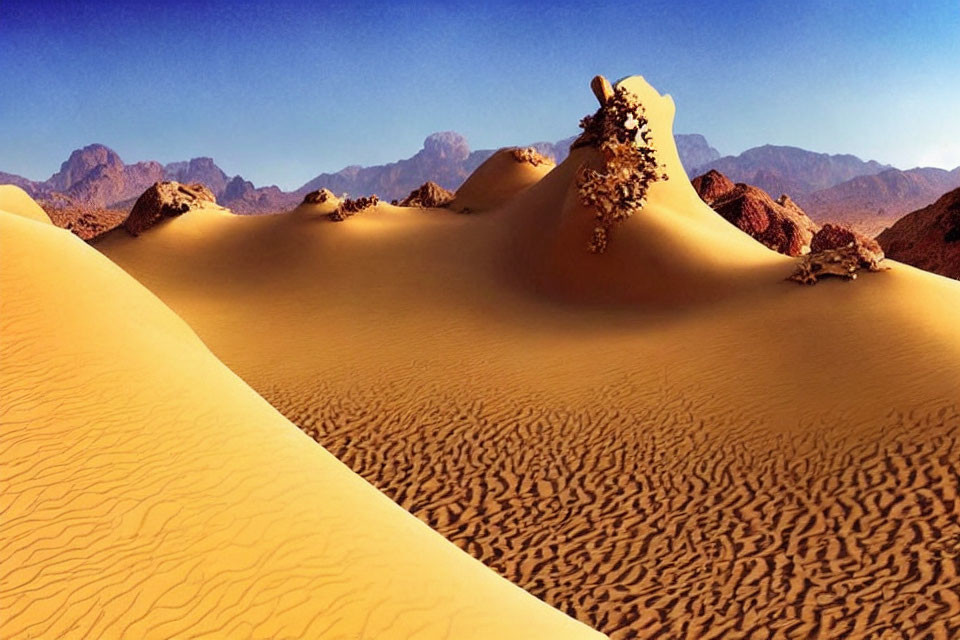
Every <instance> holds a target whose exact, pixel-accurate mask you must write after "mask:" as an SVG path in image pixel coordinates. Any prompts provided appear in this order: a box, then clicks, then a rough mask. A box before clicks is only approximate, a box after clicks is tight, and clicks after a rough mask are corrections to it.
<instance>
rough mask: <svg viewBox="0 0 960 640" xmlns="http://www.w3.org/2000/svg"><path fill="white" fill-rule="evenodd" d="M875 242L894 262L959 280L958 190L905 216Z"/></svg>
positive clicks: (959, 200) (959, 232)
mask: <svg viewBox="0 0 960 640" xmlns="http://www.w3.org/2000/svg"><path fill="white" fill-rule="evenodd" d="M877 241H878V242H879V243H880V246H882V247H883V250H884V251H885V252H886V254H887V256H888V257H890V258H893V259H894V260H899V261H900V262H905V263H907V264H912V265H913V266H915V267H918V268H920V269H925V270H927V271H932V272H933V273H939V274H940V275H944V276H947V277H949V278H957V279H960V189H954V190H953V191H950V192H949V193H946V194H944V195H943V196H942V197H941V198H939V199H938V200H937V201H936V202H934V203H933V204H931V205H929V206H926V207H924V208H923V209H920V210H918V211H914V212H913V213H910V214H907V215H905V216H904V217H903V218H901V219H900V220H898V221H897V223H896V224H894V225H893V226H892V227H890V228H889V229H887V230H886V231H884V232H883V233H881V234H880V235H879V236H878V237H877Z"/></svg>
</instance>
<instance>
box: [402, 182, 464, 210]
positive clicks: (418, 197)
mask: <svg viewBox="0 0 960 640" xmlns="http://www.w3.org/2000/svg"><path fill="white" fill-rule="evenodd" d="M452 200H453V192H452V191H447V190H446V189H444V188H443V187H441V186H440V185H438V184H437V183H436V182H433V181H428V182H425V183H423V184H422V185H420V186H419V187H417V188H416V189H414V190H413V191H411V192H410V195H408V196H407V197H406V198H404V199H403V200H400V201H399V202H398V201H396V200H394V201H393V203H392V204H395V205H397V206H400V207H420V208H423V209H439V208H442V207H445V206H447V205H448V204H450V202H451V201H452Z"/></svg>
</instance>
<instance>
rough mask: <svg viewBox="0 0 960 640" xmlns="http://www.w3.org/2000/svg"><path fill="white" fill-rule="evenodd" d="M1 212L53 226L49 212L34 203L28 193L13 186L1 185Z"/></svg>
mask: <svg viewBox="0 0 960 640" xmlns="http://www.w3.org/2000/svg"><path fill="white" fill-rule="evenodd" d="M0 211H7V212H8V213H14V214H16V215H18V216H23V217H24V218H30V219H31V220H36V221H37V222H46V223H48V224H53V223H52V222H51V220H50V216H48V215H47V212H46V211H44V210H43V209H42V208H41V207H40V205H38V204H37V203H36V202H34V200H33V198H31V197H30V196H29V195H27V192H26V191H24V190H23V189H21V188H20V187H17V186H15V185H12V184H0Z"/></svg>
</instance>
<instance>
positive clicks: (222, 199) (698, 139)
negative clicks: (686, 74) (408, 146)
mask: <svg viewBox="0 0 960 640" xmlns="http://www.w3.org/2000/svg"><path fill="white" fill-rule="evenodd" d="M574 139H575V136H573V137H570V138H566V139H564V140H560V141H558V142H555V143H554V142H539V143H534V144H532V145H529V146H533V147H535V148H536V149H537V150H538V151H540V152H541V153H544V154H546V155H551V156H553V157H555V158H556V159H557V161H558V162H560V161H562V160H563V159H564V158H566V156H567V153H568V151H569V147H570V143H571V142H573V140H574ZM677 143H678V146H679V147H680V149H681V159H682V160H683V161H684V162H685V163H686V162H689V163H691V165H692V164H694V163H699V162H702V161H709V160H710V159H715V158H719V157H720V154H719V153H718V152H717V151H716V149H713V148H712V147H710V146H709V144H707V141H706V140H705V139H704V138H703V136H700V135H679V136H677ZM494 151H495V150H494V149H483V150H477V151H471V150H470V146H469V144H468V143H467V140H466V138H464V137H463V136H462V135H460V134H458V133H455V132H453V131H444V132H439V133H434V134H431V135H430V136H428V137H427V139H426V140H424V143H423V148H422V149H420V151H418V152H417V153H416V154H414V155H413V156H412V157H410V158H406V159H403V160H399V161H397V162H393V163H390V164H385V165H377V166H372V167H359V166H349V167H346V168H344V169H341V170H340V171H338V172H336V173H325V174H321V175H319V176H317V177H316V178H314V179H312V180H310V181H309V182H307V183H306V184H305V185H303V186H302V187H300V188H299V189H296V190H294V191H289V192H287V191H282V190H281V189H280V188H279V187H276V186H268V187H256V186H254V184H253V183H252V182H250V181H248V180H245V179H244V178H243V177H242V176H239V175H238V176H233V177H230V176H228V175H227V174H226V173H225V172H224V171H223V170H222V169H221V168H220V167H219V166H217V164H216V163H215V162H214V160H213V159H212V158H205V157H204V158H193V159H192V160H189V161H182V162H172V163H169V164H167V165H162V164H160V163H159V162H153V161H148V162H138V163H136V164H125V163H124V162H123V160H122V159H121V158H120V156H119V155H118V154H117V153H116V152H115V151H113V150H112V149H110V148H109V147H106V146H104V145H102V144H92V145H89V146H87V147H84V148H82V149H78V150H76V151H74V152H73V153H71V154H70V157H69V158H68V159H67V160H66V161H65V162H64V163H63V164H62V165H60V170H59V171H58V172H57V173H55V174H53V175H52V176H51V177H50V178H48V179H47V180H44V181H33V180H29V179H27V178H24V177H22V176H18V175H14V174H9V173H2V172H0V183H4V184H16V185H18V186H20V187H22V188H23V189H24V190H25V191H27V192H28V193H29V194H30V195H31V196H33V197H34V198H35V199H37V200H39V201H40V202H41V203H43V205H44V206H45V207H47V208H50V209H78V210H104V209H107V210H124V211H126V210H129V209H130V208H131V207H132V206H133V203H134V202H135V201H136V199H137V198H138V197H139V196H140V194H141V193H143V192H144V191H145V190H146V189H147V188H148V187H150V186H151V185H152V184H153V183H155V182H159V181H163V180H176V181H178V182H185V183H191V182H199V183H202V184H204V185H205V186H206V187H207V188H209V189H210V190H211V191H212V192H213V193H214V195H215V196H216V197H217V201H218V202H219V203H220V204H222V205H224V206H226V207H228V208H230V209H232V210H233V211H234V212H236V213H241V214H256V213H274V212H278V211H285V210H287V209H291V208H293V207H295V206H296V205H297V204H299V203H300V201H301V200H302V199H303V196H304V195H305V194H307V193H309V192H310V191H314V190H316V189H320V188H327V189H330V190H331V191H333V192H334V193H337V194H342V193H347V194H350V195H352V196H360V195H369V194H374V193H375V194H377V195H379V196H380V197H381V198H384V199H394V198H403V197H404V196H406V195H407V194H409V193H410V192H411V191H413V190H414V189H416V188H417V187H419V186H420V185H422V184H423V183H424V182H427V181H428V180H432V181H433V182H436V183H437V184H439V185H440V186H442V187H444V188H447V189H450V190H455V189H456V188H457V187H459V186H460V184H462V183H463V181H464V180H466V178H467V177H468V176H469V175H470V174H471V173H472V172H473V171H474V170H475V169H476V168H477V167H478V166H480V164H482V163H483V161H484V160H486V159H487V158H489V157H490V156H491V155H493V153H494Z"/></svg>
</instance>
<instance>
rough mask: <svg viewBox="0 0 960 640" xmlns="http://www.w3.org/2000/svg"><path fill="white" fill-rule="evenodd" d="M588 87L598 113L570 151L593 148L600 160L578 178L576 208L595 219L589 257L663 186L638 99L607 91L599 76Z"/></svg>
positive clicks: (620, 89) (607, 84) (584, 126)
mask: <svg viewBox="0 0 960 640" xmlns="http://www.w3.org/2000/svg"><path fill="white" fill-rule="evenodd" d="M590 87H591V89H593V93H594V95H596V97H597V100H598V101H599V102H600V108H599V109H598V110H597V112H596V113H594V114H593V115H590V116H586V117H585V118H584V119H583V120H582V121H581V122H580V127H581V128H582V129H583V133H582V134H581V135H580V137H579V138H577V140H576V141H574V143H573V145H572V146H571V149H576V148H578V147H584V146H592V147H595V148H596V149H597V150H599V151H600V154H601V156H602V157H603V167H602V168H600V169H599V170H598V169H592V168H589V167H588V166H586V165H583V166H581V167H580V169H579V171H578V172H577V192H578V195H579V197H580V202H581V203H582V204H583V205H584V206H586V207H590V208H592V209H593V210H594V212H595V218H596V225H595V226H594V229H593V233H592V237H591V238H590V241H589V243H588V245H587V246H588V248H589V249H590V251H592V252H593V253H603V252H604V251H605V250H606V248H607V244H608V243H609V235H610V229H611V228H612V227H614V226H615V225H617V224H619V223H621V222H623V221H624V220H626V219H627V218H629V217H630V216H632V215H633V214H634V213H636V212H638V211H640V210H641V209H642V208H643V207H644V205H645V204H646V196H647V190H648V189H649V187H650V185H651V184H652V183H653V182H656V181H657V180H666V179H667V174H666V173H665V172H664V171H663V168H662V167H661V166H660V165H659V164H658V162H657V159H656V156H655V154H654V150H653V147H652V146H651V144H650V128H649V123H648V122H647V118H646V115H645V112H644V108H643V105H642V104H641V103H640V100H639V98H637V96H635V95H634V94H632V93H630V92H629V91H627V90H626V89H624V88H623V87H616V88H614V87H612V86H611V85H610V82H609V81H608V80H607V79H606V78H604V77H603V76H596V77H595V78H594V79H593V82H591V84H590Z"/></svg>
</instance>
